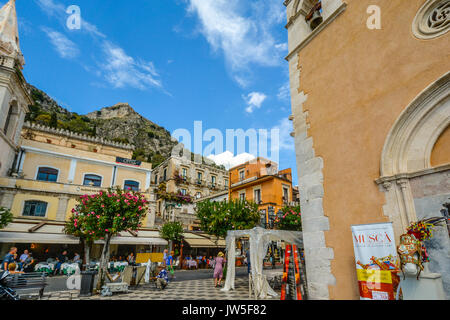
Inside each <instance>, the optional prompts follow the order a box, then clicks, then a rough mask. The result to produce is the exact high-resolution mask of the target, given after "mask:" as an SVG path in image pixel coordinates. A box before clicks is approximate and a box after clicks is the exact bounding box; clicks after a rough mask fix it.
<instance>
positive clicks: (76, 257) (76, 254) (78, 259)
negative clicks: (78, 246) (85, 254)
mask: <svg viewBox="0 0 450 320" xmlns="http://www.w3.org/2000/svg"><path fill="white" fill-rule="evenodd" d="M73 263H78V264H81V263H82V261H81V257H80V255H79V254H78V253H77V252H75V255H74V256H73Z"/></svg>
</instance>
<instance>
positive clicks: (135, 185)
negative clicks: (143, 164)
mask: <svg viewBox="0 0 450 320" xmlns="http://www.w3.org/2000/svg"><path fill="white" fill-rule="evenodd" d="M123 189H124V190H131V191H139V182H136V181H133V180H125V183H124V186H123Z"/></svg>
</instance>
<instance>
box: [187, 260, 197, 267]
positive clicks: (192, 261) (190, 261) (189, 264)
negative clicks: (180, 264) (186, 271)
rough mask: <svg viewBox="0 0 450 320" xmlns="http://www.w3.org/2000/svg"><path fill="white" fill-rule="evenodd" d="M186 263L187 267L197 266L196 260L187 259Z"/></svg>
mask: <svg viewBox="0 0 450 320" xmlns="http://www.w3.org/2000/svg"><path fill="white" fill-rule="evenodd" d="M187 265H188V268H191V267H195V268H197V261H195V260H188V263H187Z"/></svg>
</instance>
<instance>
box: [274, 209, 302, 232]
mask: <svg viewBox="0 0 450 320" xmlns="http://www.w3.org/2000/svg"><path fill="white" fill-rule="evenodd" d="M281 211H282V212H283V215H282V216H281V217H277V218H276V219H275V227H276V228H277V229H278V230H289V231H302V214H301V210H300V206H296V207H284V208H283V209H281Z"/></svg>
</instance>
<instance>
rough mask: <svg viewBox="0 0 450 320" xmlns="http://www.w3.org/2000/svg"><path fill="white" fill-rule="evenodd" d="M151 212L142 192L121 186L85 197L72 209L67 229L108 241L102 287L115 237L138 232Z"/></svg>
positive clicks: (101, 267) (102, 266) (102, 269)
mask: <svg viewBox="0 0 450 320" xmlns="http://www.w3.org/2000/svg"><path fill="white" fill-rule="evenodd" d="M147 211H148V201H147V200H146V199H145V197H144V196H143V195H142V194H140V193H138V192H133V191H123V190H122V189H120V188H116V189H112V188H110V189H108V191H106V192H103V191H100V192H99V193H97V194H94V195H84V196H81V197H80V199H79V201H78V204H77V205H76V207H75V208H74V209H72V217H71V218H70V219H69V222H68V224H66V227H65V232H66V233H68V234H72V235H74V236H77V237H80V239H84V240H85V241H88V242H91V241H95V240H103V241H104V246H103V251H102V256H101V259H100V268H99V280H98V283H97V289H98V290H100V289H101V287H102V286H103V284H104V281H105V275H106V271H107V263H108V262H109V255H110V242H111V239H112V237H114V236H116V235H117V234H119V233H120V232H123V231H134V232H137V229H138V228H139V227H141V226H142V221H143V219H144V218H145V216H146V213H147Z"/></svg>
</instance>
